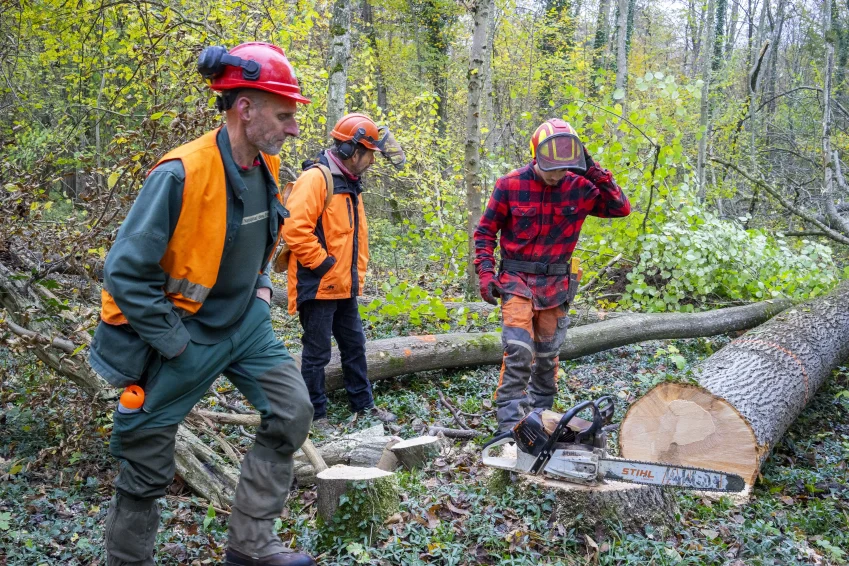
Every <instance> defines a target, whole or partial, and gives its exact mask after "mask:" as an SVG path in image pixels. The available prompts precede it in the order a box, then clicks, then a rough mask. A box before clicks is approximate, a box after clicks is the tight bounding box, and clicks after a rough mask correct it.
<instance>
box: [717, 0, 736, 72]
mask: <svg viewBox="0 0 849 566" xmlns="http://www.w3.org/2000/svg"><path fill="white" fill-rule="evenodd" d="M732 1H734V0H732ZM727 7H728V0H716V25H715V27H716V29H715V30H714V39H713V72H716V71H718V70H719V69H720V67H721V66H722V48H723V44H724V42H725V12H726V8H727Z"/></svg>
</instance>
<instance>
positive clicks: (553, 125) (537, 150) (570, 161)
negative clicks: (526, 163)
mask: <svg viewBox="0 0 849 566" xmlns="http://www.w3.org/2000/svg"><path fill="white" fill-rule="evenodd" d="M531 157H533V158H534V159H536V161H537V165H538V166H539V168H540V169H541V170H543V171H554V170H557V169H568V170H572V171H578V172H584V171H586V170H587V162H586V159H585V157H584V145H583V144H582V143H581V139H580V138H579V137H578V133H577V132H576V131H575V128H573V127H572V126H570V125H569V123H568V122H565V121H563V120H561V119H560V118H553V119H551V120H546V121H545V122H543V123H542V124H540V125H539V127H537V129H536V131H534V135H532V136H531Z"/></svg>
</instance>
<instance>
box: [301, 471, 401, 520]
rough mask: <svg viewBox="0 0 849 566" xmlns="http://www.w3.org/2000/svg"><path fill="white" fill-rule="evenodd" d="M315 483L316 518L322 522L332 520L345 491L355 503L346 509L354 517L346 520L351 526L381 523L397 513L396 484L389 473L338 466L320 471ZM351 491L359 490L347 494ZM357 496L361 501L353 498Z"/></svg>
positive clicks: (393, 475) (398, 501)
mask: <svg viewBox="0 0 849 566" xmlns="http://www.w3.org/2000/svg"><path fill="white" fill-rule="evenodd" d="M316 482H317V485H318V499H317V500H316V507H317V509H318V515H319V517H321V518H322V520H324V522H325V523H332V522H334V516H335V515H336V511H337V510H338V509H339V507H340V498H341V497H342V495H343V494H345V493H349V500H351V501H354V502H355V503H356V505H352V506H351V508H350V510H349V511H350V513H351V514H356V515H357V517H355V518H348V519H346V520H345V522H346V523H347V524H350V526H351V528H358V527H360V526H361V524H362V522H363V520H365V521H367V522H369V523H371V522H374V523H376V524H378V525H380V524H382V523H383V521H384V520H386V519H387V518H388V517H389V516H391V515H392V514H393V513H395V512H397V511H398V507H399V505H400V496H399V493H398V483H397V481H396V480H395V474H394V473H392V472H385V471H383V470H379V469H377V468H358V467H353V466H344V465H338V466H333V467H331V468H328V469H326V470H324V471H323V472H321V473H319V474H318V476H317V477H316ZM363 483H365V484H366V486H365V488H364V489H362V488H363V485H362V484H363ZM357 484H359V485H357ZM357 488H359V489H357ZM361 489H362V491H360V490H361ZM352 491H358V492H359V493H350V492H352ZM358 496H359V499H361V500H359V501H356V500H357V499H358Z"/></svg>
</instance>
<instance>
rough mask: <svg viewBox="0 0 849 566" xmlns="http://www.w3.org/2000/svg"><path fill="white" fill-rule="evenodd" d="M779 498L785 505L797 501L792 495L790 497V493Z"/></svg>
mask: <svg viewBox="0 0 849 566" xmlns="http://www.w3.org/2000/svg"><path fill="white" fill-rule="evenodd" d="M778 499H779V500H780V501H781V502H782V503H784V504H785V505H793V504H794V503H796V500H795V499H793V498H792V497H790V496H789V495H782V496H781V497H779V498H778Z"/></svg>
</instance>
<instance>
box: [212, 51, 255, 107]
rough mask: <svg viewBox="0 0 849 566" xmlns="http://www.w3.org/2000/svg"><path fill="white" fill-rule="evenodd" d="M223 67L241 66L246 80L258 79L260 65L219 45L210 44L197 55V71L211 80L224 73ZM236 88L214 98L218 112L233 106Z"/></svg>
mask: <svg viewBox="0 0 849 566" xmlns="http://www.w3.org/2000/svg"><path fill="white" fill-rule="evenodd" d="M225 67H241V68H242V78H243V79H245V80H246V81H257V80H259V73H260V70H261V69H262V65H260V64H259V63H257V62H256V61H254V60H252V59H242V58H241V57H236V56H235V55H230V54H229V53H228V52H227V48H225V47H223V46H221V45H211V46H209V47H206V48H204V50H203V51H201V53H200V57H198V73H200V75H201V76H202V77H203V78H204V79H206V80H208V81H211V80H213V79H216V78H218V77H220V76H221V74H222V73H224V68H225ZM237 93H238V90H233V91H227V92H225V93H224V94H223V95H219V96H217V97H216V98H215V107H216V108H217V109H218V111H219V112H223V111H224V110H229V109H230V108H231V107H232V106H233V102H234V100H235V94H237Z"/></svg>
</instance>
